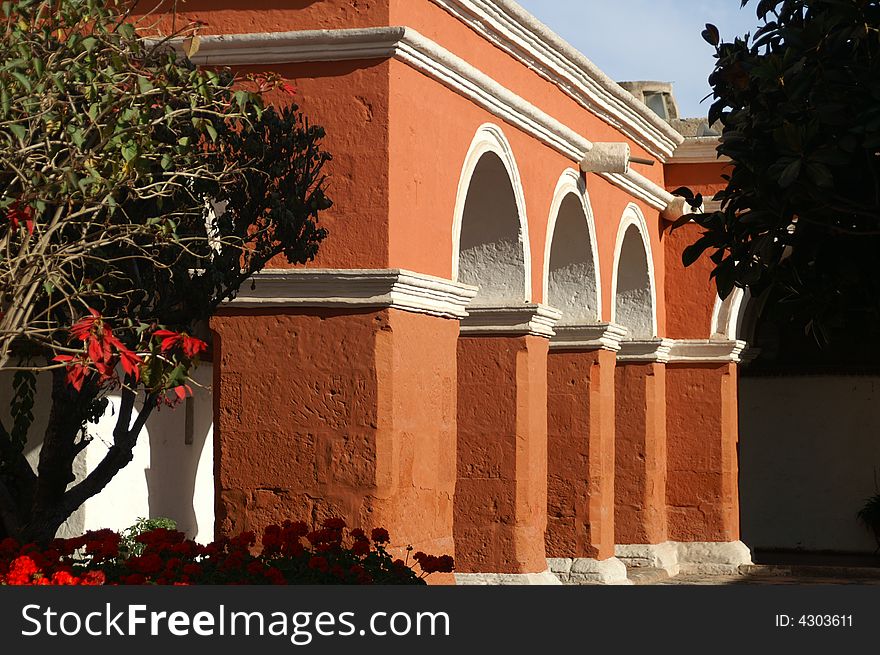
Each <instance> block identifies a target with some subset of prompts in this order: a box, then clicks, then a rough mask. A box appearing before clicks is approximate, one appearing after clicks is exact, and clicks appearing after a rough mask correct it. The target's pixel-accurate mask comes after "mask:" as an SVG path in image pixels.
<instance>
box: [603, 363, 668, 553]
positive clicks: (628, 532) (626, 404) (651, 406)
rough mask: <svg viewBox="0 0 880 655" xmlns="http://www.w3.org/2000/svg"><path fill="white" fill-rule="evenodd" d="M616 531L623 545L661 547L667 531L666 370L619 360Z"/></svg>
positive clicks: (657, 365)
mask: <svg viewBox="0 0 880 655" xmlns="http://www.w3.org/2000/svg"><path fill="white" fill-rule="evenodd" d="M615 382H616V386H615V396H616V401H617V402H616V404H617V412H616V416H615V421H616V426H615V427H616V431H617V439H616V450H615V453H614V458H615V470H616V474H615V478H614V493H615V507H616V510H615V514H614V530H615V535H616V539H615V540H616V542H617V543H618V544H659V543H662V542H664V541H666V539H667V529H666V455H667V453H666V366H665V365H664V364H652V363H629V362H627V363H624V362H618V363H617V368H616V371H615Z"/></svg>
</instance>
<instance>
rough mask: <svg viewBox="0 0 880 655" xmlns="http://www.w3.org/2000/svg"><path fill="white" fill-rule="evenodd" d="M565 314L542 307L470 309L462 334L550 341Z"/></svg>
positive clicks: (551, 308)
mask: <svg viewBox="0 0 880 655" xmlns="http://www.w3.org/2000/svg"><path fill="white" fill-rule="evenodd" d="M560 318H562V312H560V311H558V310H556V309H554V308H553V307H549V306H547V305H539V304H524V305H508V306H502V307H491V306H487V307H479V306H477V307H469V308H468V315H467V317H466V318H463V319H462V321H461V334H462V336H467V337H476V336H502V335H504V336H526V335H534V336H537V337H547V338H550V337H552V336H554V334H555V332H554V331H553V328H554V326H555V325H556V323H557V322H558V321H559V319H560Z"/></svg>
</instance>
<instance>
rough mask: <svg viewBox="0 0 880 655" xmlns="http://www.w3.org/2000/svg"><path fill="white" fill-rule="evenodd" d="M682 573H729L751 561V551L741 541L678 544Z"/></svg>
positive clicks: (736, 570) (735, 571) (736, 571)
mask: <svg viewBox="0 0 880 655" xmlns="http://www.w3.org/2000/svg"><path fill="white" fill-rule="evenodd" d="M678 559H679V562H680V563H681V572H682V573H700V574H704V575H729V574H731V573H738V572H739V567H741V566H745V565H748V564H751V563H752V552H751V551H750V550H749V547H748V546H746V545H745V544H744V543H743V542H741V541H722V542H693V543H684V542H681V543H679V544H678Z"/></svg>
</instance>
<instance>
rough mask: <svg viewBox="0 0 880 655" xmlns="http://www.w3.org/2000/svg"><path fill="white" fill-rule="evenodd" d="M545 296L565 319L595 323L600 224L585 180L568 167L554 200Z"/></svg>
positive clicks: (568, 322)
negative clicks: (597, 223) (595, 222)
mask: <svg viewBox="0 0 880 655" xmlns="http://www.w3.org/2000/svg"><path fill="white" fill-rule="evenodd" d="M543 280H544V298H545V302H546V303H547V304H548V305H550V306H551V307H554V308H555V309H558V310H560V311H561V312H562V319H561V320H560V322H559V324H560V325H593V324H595V323H597V322H598V321H599V317H600V314H601V309H602V297H601V291H600V289H601V284H600V281H599V259H598V254H597V251H596V228H595V224H594V221H593V212H592V209H591V207H590V201H589V197H588V195H587V191H586V185H585V184H584V181H583V179H582V177H581V176H580V174H579V173H578V172H577V171H575V170H573V169H568V170H566V171H565V172H564V173H563V174H562V177H561V178H560V179H559V182H558V183H557V185H556V190H555V192H554V194H553V202H552V204H551V206H550V218H549V220H548V223H547V243H546V246H545V249H544V276H543Z"/></svg>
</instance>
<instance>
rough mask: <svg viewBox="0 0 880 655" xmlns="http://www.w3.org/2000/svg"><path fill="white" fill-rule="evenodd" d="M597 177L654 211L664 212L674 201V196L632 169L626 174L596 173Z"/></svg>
mask: <svg viewBox="0 0 880 655" xmlns="http://www.w3.org/2000/svg"><path fill="white" fill-rule="evenodd" d="M598 175H599V176H601V177H603V178H605V179H606V180H608V181H609V182H610V183H611V184H613V185H614V186H616V187H618V188H620V189H623V190H624V191H626V192H627V193H628V194H629V195H631V196H632V197H633V198H637V199H639V200H641V201H642V202H644V203H646V204H648V205H650V206H651V207H653V208H654V209H659V210H660V211H665V210H666V208H667V207H669V206H670V205H672V204H673V203H674V201H675V196H673V195H672V194H671V193H669V192H668V191H667V190H666V189H664V188H663V187H661V186H660V185H659V184H656V183H655V182H652V181H651V180H649V179H648V178H646V177H645V176H644V175H641V174H640V173H637V172H636V171H634V170H632V169H630V170H629V171H628V172H627V173H598Z"/></svg>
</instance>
